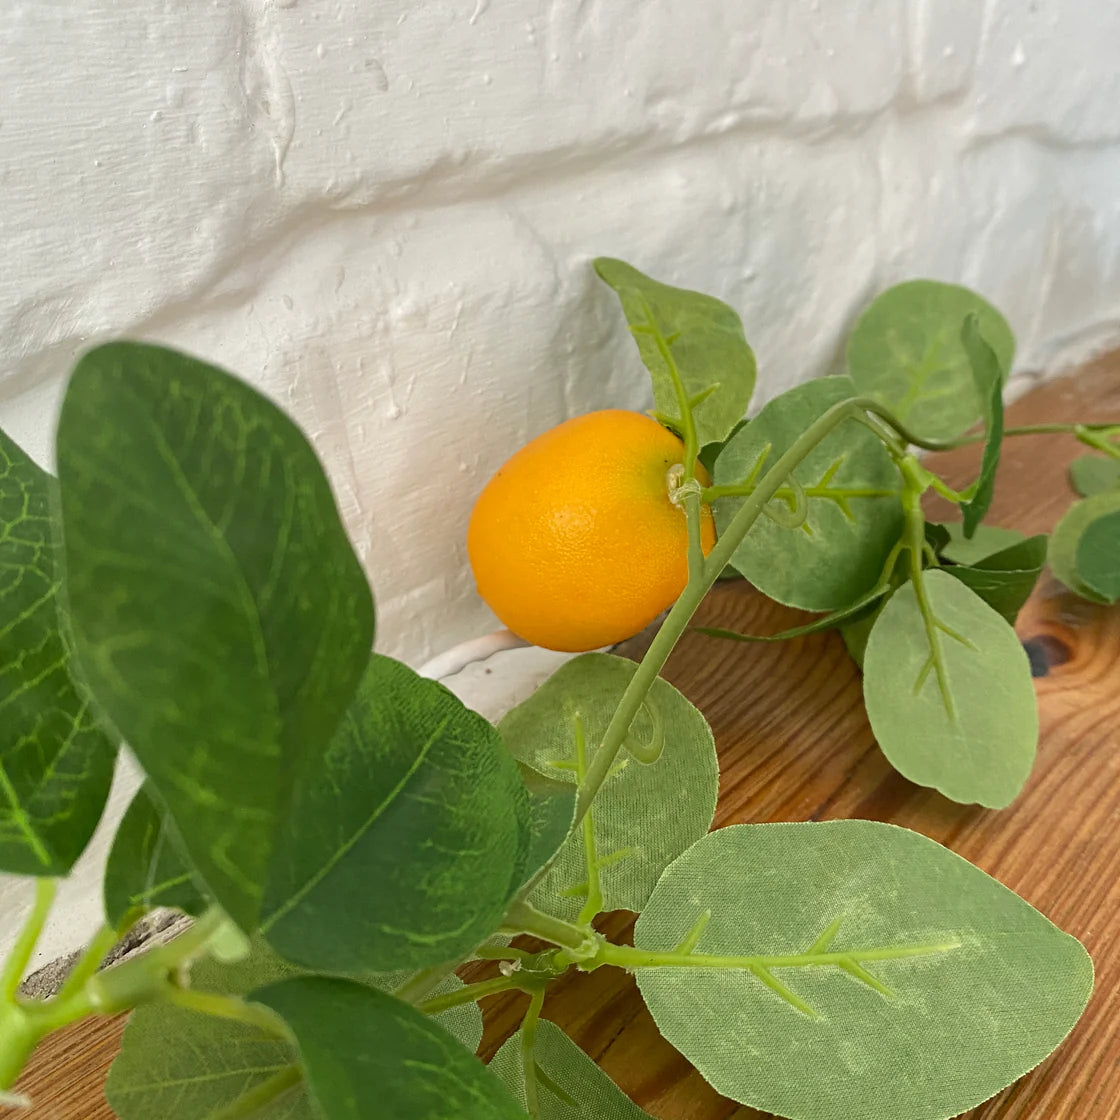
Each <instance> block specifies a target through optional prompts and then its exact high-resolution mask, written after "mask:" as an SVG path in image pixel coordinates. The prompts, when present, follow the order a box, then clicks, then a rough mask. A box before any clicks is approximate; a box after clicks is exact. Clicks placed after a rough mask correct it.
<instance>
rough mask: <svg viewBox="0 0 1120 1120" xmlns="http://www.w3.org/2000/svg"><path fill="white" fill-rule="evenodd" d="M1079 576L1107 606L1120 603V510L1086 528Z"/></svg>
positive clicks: (1080, 546) (1079, 551) (1079, 555)
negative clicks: (1119, 601)
mask: <svg viewBox="0 0 1120 1120" xmlns="http://www.w3.org/2000/svg"><path fill="white" fill-rule="evenodd" d="M1077 574H1078V575H1079V576H1080V577H1081V579H1082V581H1083V582H1084V584H1085V586H1086V587H1088V588H1090V589H1091V590H1092V591H1095V592H1096V593H1097V594H1098V595H1099V596H1100V597H1101V598H1102V599H1104V600H1105V601H1106V602H1108V603H1115V602H1116V600H1117V599H1120V510H1117V511H1116V512H1115V513H1106V514H1105V515H1104V517H1098V518H1097V519H1096V520H1095V521H1090V522H1089V524H1088V525H1087V526H1086V527H1085V532H1083V533H1082V534H1081V540H1080V541H1078V543H1077Z"/></svg>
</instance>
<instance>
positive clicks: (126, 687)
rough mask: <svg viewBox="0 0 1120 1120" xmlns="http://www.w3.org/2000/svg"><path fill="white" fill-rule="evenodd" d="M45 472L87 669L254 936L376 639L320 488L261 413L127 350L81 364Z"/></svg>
mask: <svg viewBox="0 0 1120 1120" xmlns="http://www.w3.org/2000/svg"><path fill="white" fill-rule="evenodd" d="M58 464H59V486H60V492H61V508H62V517H63V536H64V550H65V562H66V586H67V595H68V600H69V607H70V611H71V615H72V620H73V630H74V637H75V642H76V647H77V651H78V655H79V657H80V660H81V663H82V670H83V674H84V675H85V677H86V679H87V680H88V681H89V684H90V686H91V688H92V689H93V692H94V694H95V696H96V697H97V700H98V702H99V703H100V704H101V705H102V706H103V707H104V708H105V710H106V711H107V712H108V714H109V716H110V717H111V718H112V720H113V721H114V723H115V724H116V726H117V727H118V728H119V729H120V731H121V733H122V734H123V736H124V737H125V739H126V740H127V741H128V743H129V745H130V746H131V747H132V749H133V751H135V753H136V755H137V757H138V758H139V760H140V762H141V765H142V766H143V767H144V769H145V771H146V772H147V774H148V777H149V778H150V779H151V781H152V783H153V785H154V787H155V788H156V789H157V790H158V791H159V795H160V798H161V800H162V801H163V803H164V804H165V806H166V808H167V811H168V814H169V816H170V817H171V819H172V820H173V821H174V823H175V826H176V830H177V832H178V835H179V836H180V837H182V839H183V842H184V844H185V846H186V848H187V851H188V854H189V856H190V859H191V862H192V863H193V864H194V866H195V868H196V869H197V871H198V872H199V874H200V876H201V878H202V879H203V881H204V882H205V883H206V886H207V890H208V893H210V894H211V895H213V897H215V898H216V899H217V900H218V901H219V902H220V903H221V904H222V906H223V908H224V909H225V910H226V911H227V912H228V913H229V915H230V916H231V917H232V918H233V919H234V920H235V921H237V922H238V923H239V924H240V925H241V926H242V928H244V929H246V930H248V929H251V928H253V927H254V926H255V924H256V920H257V915H258V911H259V905H260V898H261V891H262V888H263V883H264V877H265V872H266V868H267V864H268V859H269V855H270V853H271V850H272V845H273V841H274V838H275V835H276V832H277V830H278V829H280V830H283V829H284V828H285V822H286V818H287V805H288V800H289V797H290V794H291V790H292V788H293V787H294V786H298V784H299V783H300V781H301V780H302V779H303V777H304V776H305V775H308V774H312V775H313V774H317V773H318V772H319V770H320V766H321V762H320V759H321V756H322V753H323V750H324V749H325V747H326V743H327V741H328V740H329V738H330V735H331V734H332V732H333V731H334V728H335V726H336V725H337V723H338V721H339V718H340V717H341V715H342V712H343V711H344V710H345V708H346V705H347V704H348V703H349V701H350V697H351V696H352V695H353V692H354V688H355V686H356V685H357V682H358V679H359V677H360V675H361V672H362V669H363V668H364V667H365V664H366V659H367V656H368V652H369V648H370V642H371V638H372V634H373V608H372V602H371V600H370V594H369V588H368V586H367V584H366V581H365V577H364V576H363V574H362V569H361V567H360V565H359V564H358V560H357V558H356V557H355V555H354V553H353V550H352V549H351V547H350V543H349V541H348V540H347V538H346V534H345V532H344V530H343V527H342V524H341V522H340V521H339V517H338V511H337V509H336V508H335V503H334V498H333V496H332V495H331V491H330V487H329V485H328V483H327V480H326V478H325V477H324V475H323V471H322V468H321V467H320V465H319V462H318V460H317V459H316V458H315V453H314V452H313V451H312V449H311V447H310V445H309V444H308V443H307V440H306V439H305V438H304V436H303V435H302V434H301V433H300V431H299V430H298V429H297V428H296V427H295V425H294V424H293V423H292V422H291V421H290V420H289V419H288V418H287V417H286V416H285V415H284V414H283V413H282V412H281V411H280V410H279V409H278V408H276V406H275V405H273V404H271V403H270V402H269V401H267V400H265V398H264V397H262V396H260V395H259V394H258V393H256V392H255V391H254V390H252V389H250V388H249V387H248V386H247V385H244V384H242V383H241V382H240V381H237V380H236V379H235V378H233V377H231V376H229V375H228V374H226V373H223V372H222V371H221V370H218V369H215V368H214V367H212V366H208V365H206V364H205V363H203V362H199V361H196V360H195V359H193V358H189V357H186V356H185V355H182V354H178V353H175V352H173V351H169V350H164V349H162V348H160V347H155V346H142V345H139V344H132V343H114V344H111V345H108V346H102V347H99V348H98V349H96V350H93V351H91V352H90V353H89V354H87V355H86V356H85V357H84V358H82V360H81V361H80V362H79V363H78V366H77V369H76V370H75V372H74V375H73V377H72V379H71V381H70V386H69V389H68V390H67V393H66V398H65V400H64V401H63V405H62V415H61V418H60V420H59V427H58Z"/></svg>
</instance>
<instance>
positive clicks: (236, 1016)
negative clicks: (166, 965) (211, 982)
mask: <svg viewBox="0 0 1120 1120" xmlns="http://www.w3.org/2000/svg"><path fill="white" fill-rule="evenodd" d="M163 997H164V999H166V1000H167V1002H168V1003H173V1004H175V1006H176V1007H183V1008H185V1009H186V1010H188V1011H197V1012H198V1013H199V1014H201V1015H210V1016H213V1017H214V1018H216V1019H232V1020H234V1021H235V1022H238V1023H248V1024H249V1025H250V1026H253V1027H256V1028H257V1029H258V1030H261V1031H263V1032H264V1033H265V1034H269V1035H272V1036H274V1037H275V1038H282V1039H284V1040H286V1041H287V1040H290V1039H291V1037H292V1034H291V1031H289V1030H288V1025H287V1024H286V1023H285V1022H284V1020H283V1019H282V1018H281V1017H280V1016H279V1015H277V1014H276V1012H275V1011H273V1010H271V1009H270V1008H268V1007H265V1006H264V1005H263V1004H260V1003H251V1002H249V1001H248V1000H244V999H238V997H237V996H227V995H222V994H220V993H218V992H199V991H195V990H194V989H192V988H180V987H177V986H176V985H174V984H168V985H167V986H166V987H165V988H164V989H163Z"/></svg>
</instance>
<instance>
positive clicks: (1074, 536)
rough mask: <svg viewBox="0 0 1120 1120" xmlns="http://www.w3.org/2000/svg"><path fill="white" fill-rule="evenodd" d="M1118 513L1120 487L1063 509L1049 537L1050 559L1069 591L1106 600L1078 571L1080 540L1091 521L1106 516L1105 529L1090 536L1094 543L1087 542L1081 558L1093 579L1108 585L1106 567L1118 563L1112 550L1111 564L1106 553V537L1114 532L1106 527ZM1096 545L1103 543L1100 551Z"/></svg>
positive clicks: (1087, 597)
mask: <svg viewBox="0 0 1120 1120" xmlns="http://www.w3.org/2000/svg"><path fill="white" fill-rule="evenodd" d="M1117 513H1120V489H1117V490H1106V491H1103V492H1102V493H1100V494H1094V495H1093V496H1092V497H1090V498H1083V499H1082V500H1081V501H1079V502H1074V503H1073V505H1071V506H1070V507H1069V509H1068V510H1066V512H1065V516H1064V517H1063V518H1062V519H1061V521H1059V522H1058V524H1057V527H1056V528H1055V529H1054V535H1053V536H1052V537H1051V538H1050V557H1049V559H1050V567H1051V569H1052V570H1053V572H1054V575H1056V576H1057V577H1058V579H1060V580H1061V581H1062V583H1064V584H1065V585H1066V587H1068V588H1069V589H1070V590H1071V591H1075V592H1077V594H1078V595H1080V596H1081V597H1082V598H1083V599H1089V600H1091V601H1092V602H1095V603H1108V602H1111V599H1110V598H1109V596H1108V594H1106V593H1105V592H1104V591H1101V590H1098V589H1097V588H1096V587H1095V586H1093V585H1092V584H1090V583H1089V582H1088V581H1087V580H1086V578H1085V577H1084V576H1083V575H1082V573H1081V569H1080V562H1081V559H1082V557H1081V544H1082V539H1083V538H1084V537H1085V535H1086V534H1087V532H1088V530H1089V528H1090V526H1092V525H1093V523H1094V522H1096V521H1100V520H1103V519H1108V523H1106V525H1105V526H1104V528H1103V529H1101V530H1098V532H1099V534H1100V535H1099V536H1098V535H1097V534H1096V533H1094V535H1093V538H1090V539H1091V542H1094V541H1095V543H1091V544H1090V546H1089V549H1090V550H1089V551H1086V553H1085V557H1084V559H1085V562H1086V563H1088V564H1089V571H1090V573H1091V574H1092V575H1093V577H1094V579H1095V580H1096V581H1097V582H1099V583H1101V584H1102V586H1104V587H1106V588H1107V587H1108V586H1109V582H1108V578H1109V577H1108V572H1109V569H1110V568H1111V567H1113V566H1115V565H1116V564H1117V563H1118V561H1117V559H1116V556H1115V553H1113V555H1112V557H1111V563H1110V557H1109V552H1108V541H1109V537H1110V535H1111V532H1113V531H1114V530H1110V528H1109V526H1110V525H1111V524H1112V521H1111V519H1112V518H1113V517H1114V516H1115V515H1116V514H1117ZM1098 545H1103V546H1104V548H1103V550H1101V551H1100V552H1098V551H1097V550H1098Z"/></svg>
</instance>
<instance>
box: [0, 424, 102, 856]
mask: <svg viewBox="0 0 1120 1120" xmlns="http://www.w3.org/2000/svg"><path fill="white" fill-rule="evenodd" d="M53 488H54V480H53V479H52V478H51V476H50V475H48V474H47V473H46V472H45V471H42V470H40V469H39V468H38V467H37V466H36V465H35V464H34V463H33V462H32V461H31V459H30V458H29V457H28V456H27V455H25V454H24V452H23V451H22V450H21V449H20V448H19V447H17V446H16V445H15V444H14V443H13V442H12V441H11V440H10V439H8V437H7V436H6V435H4V433H3V432H0V870H2V871H8V872H12V873H14V874H17V875H42V876H56V875H65V874H66V873H67V872H68V871H69V870H70V868H71V867H72V866H73V864H74V861H75V860H76V859H77V858H78V856H80V855H81V854H82V851H83V850H84V849H85V846H86V844H87V843H88V841H89V838H90V837H91V836H92V835H93V830H94V828H95V827H96V826H97V821H98V818H99V817H100V816H101V810H102V809H103V808H104V805H105V798H106V796H107V795H108V793H109V783H110V781H111V779H112V776H113V761H114V758H115V755H116V748H115V744H114V743H113V742H112V741H111V740H110V739H109V737H108V736H107V735H106V733H105V732H103V731H102V730H101V729H100V728H99V727H98V725H97V722H96V719H95V715H94V711H93V708H92V706H91V703H90V697H89V694H88V692H87V690H86V689H85V687H84V686H83V685H82V684H81V682H80V681H79V680H78V679H76V676H75V673H74V667H73V664H72V662H71V656H70V650H69V649H68V647H67V643H66V640H65V638H64V636H63V634H62V633H61V631H60V627H59V617H58V611H57V597H58V588H59V574H58V571H57V564H56V557H55V546H54V542H53V540H52V534H51V519H50V503H51V497H52V490H53Z"/></svg>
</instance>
